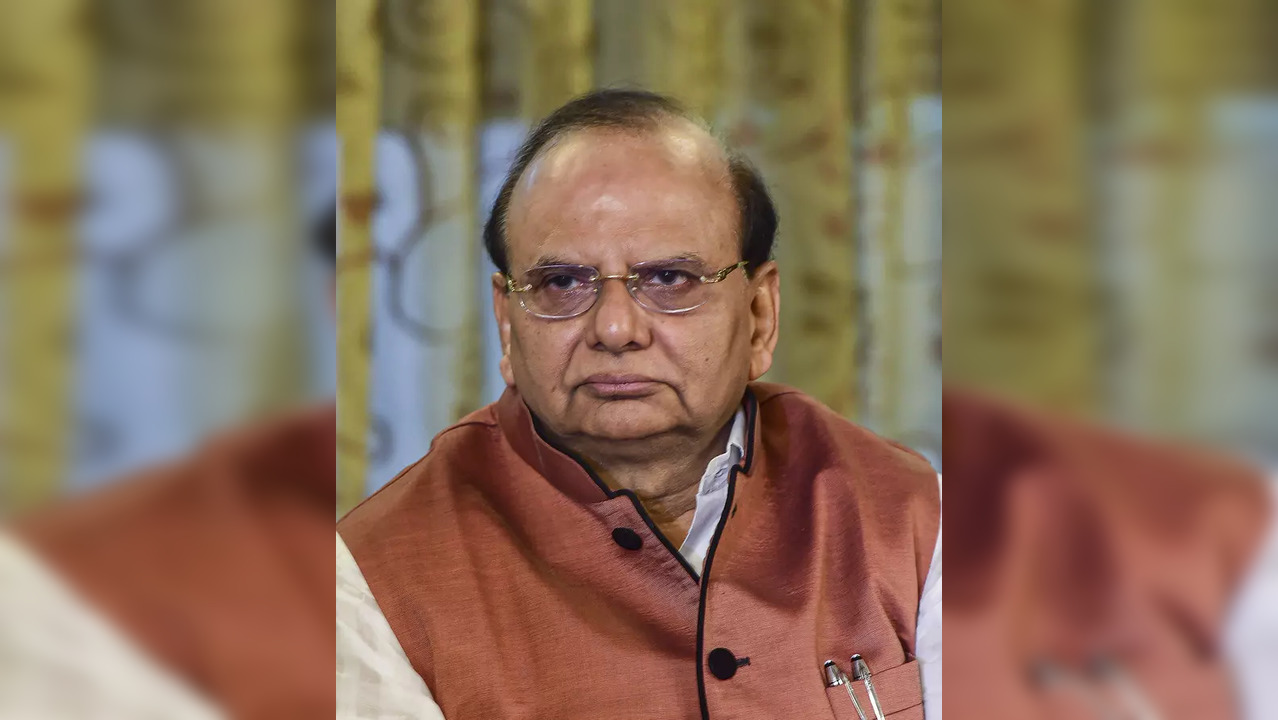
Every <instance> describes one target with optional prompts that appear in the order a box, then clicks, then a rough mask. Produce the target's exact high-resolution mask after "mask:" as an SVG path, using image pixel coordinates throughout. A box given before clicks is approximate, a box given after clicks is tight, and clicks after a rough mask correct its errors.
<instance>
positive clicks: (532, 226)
mask: <svg viewBox="0 0 1278 720" xmlns="http://www.w3.org/2000/svg"><path fill="white" fill-rule="evenodd" d="M737 225H738V209H737V204H736V201H735V198H734V196H733V193H732V190H731V186H730V184H729V181H728V176H727V169H726V164H725V161H724V159H723V158H722V156H721V152H720V150H719V149H718V147H717V146H716V145H715V144H714V141H713V139H711V138H710V137H709V136H708V135H706V134H705V133H704V131H701V130H700V129H698V128H695V127H693V126H691V125H690V124H689V125H687V126H684V125H674V126H672V127H671V128H668V129H663V130H659V131H656V132H653V133H648V134H643V135H635V134H629V133H621V132H616V131H604V130H591V131H583V132H579V133H575V134H573V135H570V136H568V137H566V138H564V139H562V140H561V141H560V142H559V143H557V144H556V145H555V146H554V147H552V148H550V149H548V150H546V151H544V152H543V154H542V155H541V156H540V157H539V158H538V159H537V160H535V161H534V162H533V163H532V164H531V165H530V166H529V167H528V168H527V170H526V172H525V173H524V175H523V177H522V178H521V179H520V182H519V184H518V185H517V186H516V188H515V192H514V195H513V196H512V199H511V204H510V209H509V212H508V215H507V226H506V237H507V242H508V249H507V256H508V258H509V264H510V271H511V273H512V275H513V276H514V277H515V279H516V283H522V280H523V278H524V277H525V273H527V272H528V271H529V270H530V269H532V268H534V267H538V266H541V265H552V264H576V265H588V266H592V267H595V268H597V269H598V271H599V272H600V273H601V274H603V275H624V274H626V273H628V272H629V268H630V267H631V266H632V265H634V264H636V263H639V262H644V261H652V260H663V259H671V258H695V259H696V261H697V262H699V263H700V264H701V265H703V266H704V268H705V269H706V270H707V271H708V272H710V273H713V272H715V271H717V270H719V269H721V268H724V267H726V266H729V265H732V264H734V263H736V262H738V261H740V260H741V259H742V258H741V241H740V236H739V234H738V229H737ZM706 289H707V290H708V292H707V295H708V296H709V299H708V300H707V301H706V302H705V304H704V305H702V306H700V307H698V308H696V309H695V310H692V311H690V312H687V313H684V314H663V313H660V312H656V311H653V310H650V309H647V308H644V307H642V306H640V305H639V304H638V303H636V302H635V300H634V298H633V297H632V296H631V295H630V294H629V292H628V291H627V289H626V285H625V282H624V281H622V280H606V281H604V282H603V286H602V288H601V289H600V291H599V296H598V298H597V300H596V301H595V304H594V306H593V307H591V308H590V309H589V310H588V311H586V312H585V313H583V314H581V315H578V316H576V317H572V318H568V319H561V320H547V319H543V318H539V317H536V316H534V315H531V314H529V313H527V312H525V311H524V309H523V307H521V305H520V301H519V297H518V294H517V293H506V292H505V285H504V280H503V279H502V278H501V277H500V275H497V276H494V283H493V293H494V296H493V299H494V306H495V310H496V315H497V323H498V326H499V328H500V331H501V339H502V346H503V349H504V350H505V355H504V357H503V359H502V363H501V368H502V374H503V376H504V377H505V380H506V382H507V383H508V384H510V385H513V386H515V387H517V388H518V389H519V391H520V394H521V395H522V396H523V398H524V400H525V401H526V402H527V403H528V405H529V407H530V409H531V410H532V411H533V413H534V414H535V415H536V416H537V417H538V418H539V419H540V420H541V421H542V422H543V423H545V424H546V425H547V426H548V428H549V429H550V431H551V432H553V433H554V434H555V435H558V436H561V437H570V436H585V437H587V438H592V439H597V440H627V439H641V438H647V437H652V436H655V435H659V434H666V433H682V434H688V435H700V434H703V433H714V432H716V431H717V430H718V429H719V428H721V427H722V426H723V424H725V423H726V422H727V421H728V419H730V418H731V416H732V413H733V412H734V411H735V409H736V407H737V405H738V404H739V403H740V401H741V395H742V393H743V392H744V389H745V385H746V383H747V382H748V381H750V380H753V379H755V378H757V377H759V376H760V375H762V374H763V373H764V372H765V371H766V370H767V369H768V367H769V366H770V365H771V362H772V350H773V348H774V347H775V342H776V332H775V330H776V311H777V294H778V287H777V277H776V269H775V265H774V264H772V263H767V264H765V265H764V267H763V268H761V269H760V270H759V271H757V272H756V273H754V277H753V278H748V277H747V276H746V274H745V273H744V272H742V271H741V270H737V271H735V272H733V273H731V274H729V275H728V276H727V277H726V279H724V280H723V281H722V282H720V283H717V284H713V285H709V286H707V288H706Z"/></svg>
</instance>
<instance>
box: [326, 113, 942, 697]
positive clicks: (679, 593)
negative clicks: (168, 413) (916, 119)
mask: <svg viewBox="0 0 1278 720" xmlns="http://www.w3.org/2000/svg"><path fill="white" fill-rule="evenodd" d="M776 226H777V219H776V214H775V212H774V210H773V207H772V202H771V200H770V198H769V197H768V194H767V190H766V188H765V187H764V184H763V182H762V181H761V179H760V178H759V177H758V176H757V174H756V173H755V172H754V170H753V169H752V168H751V167H750V166H749V165H748V164H747V163H746V162H745V161H743V160H742V159H741V158H739V157H737V156H735V155H733V154H731V153H730V152H728V151H726V150H725V149H724V148H723V147H722V146H721V145H720V144H719V143H718V142H716V141H715V139H714V138H713V137H712V136H711V135H710V133H709V132H707V130H706V128H705V126H704V125H703V124H702V123H701V122H700V121H698V120H696V119H694V118H693V117H691V116H690V115H688V114H687V113H686V112H685V111H683V110H682V109H680V108H679V107H678V106H677V105H675V104H674V103H673V102H672V101H670V100H668V99H666V98H663V97H661V96H658V95H654V94H650V93H645V92H636V91H618V90H609V91H600V92H595V93H592V94H590V95H587V96H584V97H582V98H579V99H577V100H574V101H572V102H570V103H568V104H567V105H565V106H563V107H561V108H560V109H559V110H557V111H555V112H554V113H552V114H551V115H550V116H549V117H548V118H547V119H546V120H544V121H543V122H542V123H541V124H540V125H539V126H538V127H537V128H536V129H535V130H534V131H533V132H532V133H531V134H530V136H529V137H528V139H527V140H526V141H525V143H524V145H523V147H522V148H521V150H520V152H519V154H518V156H517V158H516V161H515V162H514V164H513V166H512V168H511V170H510V173H509V175H508V177H507V179H506V182H505V184H504V186H503V188H502V190H501V192H500V194H499V196H498V198H497V200H496V202H495V204H494V208H493V212H492V214H491V217H490V219H489V221H488V224H487V227H486V228H485V244H486V246H487V249H488V251H489V254H490V255H491V257H492V259H493V262H494V263H495V265H496V266H497V268H498V269H499V272H498V273H496V274H495V275H494V277H493V299H494V305H495V312H496V317H497V325H498V328H499V331H500V337H501V344H502V348H503V357H502V360H501V371H502V375H503V377H504V378H505V380H506V383H507V385H508V389H507V391H506V393H505V394H504V395H503V396H502V398H501V399H500V400H498V402H496V403H495V404H493V405H491V406H489V407H486V408H483V409H482V410H479V411H478V412H475V413H473V414H472V415H470V416H468V417H466V418H464V419H463V420H462V421H461V422H459V423H458V424H457V425H455V426H453V427H452V428H449V429H448V430H445V431H444V432H442V433H441V434H440V435H438V436H437V437H436V438H435V440H434V442H433V444H432V447H431V451H430V452H429V453H428V454H427V455H426V456H425V457H424V458H422V460H420V461H419V462H417V463H415V464H414V465H412V466H410V467H409V468H407V469H406V470H405V471H404V472H403V473H401V474H400V475H399V476H398V477H397V478H395V479H394V480H392V481H391V482H390V483H389V484H388V485H386V486H385V487H384V488H382V490H380V491H379V492H378V493H376V494H375V495H374V496H372V497H371V498H369V499H368V500H366V501H365V502H364V503H363V504H361V505H360V506H359V507H357V508H356V509H355V510H353V511H352V512H351V513H350V514H349V515H347V516H346V517H345V518H344V519H343V520H342V521H341V522H340V523H339V525H338V530H339V538H338V556H337V573H338V715H339V717H408V716H412V717H436V718H438V717H441V715H442V717H446V718H448V720H467V719H470V718H483V719H490V718H565V719H568V718H610V719H623V718H695V717H701V718H761V719H762V718H768V719H773V718H804V719H805V720H806V719H811V718H836V719H844V718H856V717H858V712H859V710H858V709H857V708H856V707H855V706H854V703H853V696H852V695H850V694H849V693H850V692H851V693H855V697H856V699H857V701H858V702H859V703H860V705H861V706H862V708H863V710H864V712H865V713H867V714H868V715H867V716H870V717H872V716H873V715H874V714H878V713H882V714H885V715H893V717H896V718H920V717H923V710H924V708H923V704H922V703H923V699H924V693H923V689H924V688H922V687H921V683H920V669H919V665H920V660H921V661H922V663H923V664H924V677H923V684H925V685H926V688H925V689H926V690H927V693H926V697H927V701H928V707H927V712H928V716H929V717H940V704H939V699H940V698H939V691H940V667H939V660H940V617H939V610H940V607H939V606H940V560H939V549H940V540H939V526H940V493H939V484H938V480H937V476H936V475H935V473H934V472H933V471H932V470H931V469H930V468H929V466H928V464H927V463H926V462H925V461H924V460H923V459H921V458H920V457H919V456H917V455H915V454H914V453H912V452H910V451H908V450H905V449H903V448H901V447H899V446H897V445H895V444H893V443H890V442H888V441H886V440H883V439H881V438H878V437H876V436H874V435H873V434H871V433H869V432H867V431H865V430H864V429H861V428H859V427H856V426H854V425H852V424H850V423H848V422H847V421H845V420H844V419H842V418H840V417H838V416H836V415H835V414H834V413H833V412H831V411H830V410H828V409H826V408H824V407H822V406H821V405H819V404H818V403H816V402H815V401H813V400H812V399H810V398H808V397H806V396H804V395H802V394H801V393H799V392H797V391H795V390H792V389H788V388H783V387H780V386H776V385H768V384H760V383H755V382H754V381H755V380H756V379H757V378H758V377H759V376H761V375H762V374H763V373H764V372H766V371H767V370H768V367H769V366H770V365H771V363H772V354H773V351H774V350H775V348H776V344H777V341H778V332H779V327H778V306H779V301H780V289H779V283H778V277H777V267H776V263H774V262H773V261H771V260H770V259H769V258H770V256H771V250H772V243H773V238H774V235H775V232H776ZM920 615H921V616H922V617H920ZM854 654H857V655H860V656H861V658H863V659H864V661H865V662H866V663H868V667H869V668H870V669H871V671H872V684H873V687H874V688H875V690H876V693H875V697H874V703H873V704H872V703H871V700H870V696H869V695H868V693H867V689H866V685H867V683H866V682H865V681H863V680H859V679H853V678H850V677H848V676H849V675H851V674H852V673H853V670H854V667H853V665H852V663H851V661H850V657H851V656H852V655H854ZM827 660H832V661H834V662H833V665H832V666H831V667H829V668H826V667H825V663H826V661H827ZM858 667H859V665H858ZM894 713H895V714H894Z"/></svg>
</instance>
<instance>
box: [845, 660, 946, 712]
mask: <svg viewBox="0 0 1278 720" xmlns="http://www.w3.org/2000/svg"><path fill="white" fill-rule="evenodd" d="M870 682H872V683H873V684H874V692H875V694H876V695H877V696H878V698H879V705H880V706H881V707H882V708H883V716H884V717H885V718H892V720H923V681H922V680H921V679H920V677H919V661H918V660H911V661H909V662H907V663H905V664H904V665H897V666H896V667H894V668H890V669H888V670H883V671H881V672H876V673H874V675H872V676H870ZM849 689H851V691H852V692H854V693H856V699H857V701H859V702H860V703H861V710H862V711H864V712H865V717H866V720H874V707H873V706H872V705H871V704H870V694H869V692H868V691H866V689H865V681H864V680H858V681H856V682H848V683H847V684H846V685H835V686H834V687H828V688H826V689H825V695H826V698H827V699H828V700H829V701H830V709H831V710H833V711H834V720H860V717H859V716H858V715H857V714H856V706H855V705H853V704H852V698H850V697H848V690H849Z"/></svg>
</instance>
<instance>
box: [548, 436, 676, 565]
mask: <svg viewBox="0 0 1278 720" xmlns="http://www.w3.org/2000/svg"><path fill="white" fill-rule="evenodd" d="M533 427H534V428H535V429H536V430H537V435H538V436H540V437H541V439H542V440H544V441H545V442H546V444H547V445H550V446H551V447H553V448H555V449H556V450H558V451H559V452H561V453H563V454H564V455H567V456H568V457H570V458H572V460H573V462H575V463H577V464H578V465H580V466H581V469H582V470H585V471H586V475H589V476H590V479H591V480H594V481H595V485H598V486H599V489H600V490H601V491H603V494H604V495H605V496H607V498H608V499H609V500H611V499H613V498H615V497H617V496H618V495H625V496H626V497H627V498H629V499H630V503H631V504H632V505H634V506H635V512H637V513H639V517H640V518H641V519H642V520H643V522H644V524H645V525H647V526H648V529H649V530H650V531H652V534H653V535H656V536H657V539H658V540H660V541H661V544H662V545H664V546H665V547H666V550H668V551H670V554H671V555H673V556H674V558H675V560H678V561H679V564H680V565H682V566H683V569H684V570H686V571H688V575H689V576H690V577H691V578H692V581H693V582H699V581H700V579H699V578H698V577H697V571H696V570H693V569H692V565H690V564H689V563H688V561H687V559H685V558H684V556H683V555H682V554H680V553H679V548H677V547H675V546H674V545H673V544H672V543H671V542H670V539H669V538H667V537H666V534H665V533H663V532H661V530H659V529H658V528H657V524H656V523H654V522H653V521H652V518H651V517H650V516H649V515H648V511H647V510H644V509H643V503H641V502H639V496H638V495H635V493H634V491H633V490H630V489H626V488H623V489H621V490H613V489H612V488H610V487H608V486H607V485H606V484H605V483H604V481H603V480H601V479H600V478H599V476H598V475H596V474H595V471H594V470H592V469H591V467H590V465H588V464H586V461H585V460H584V459H583V458H582V457H581V456H580V455H578V454H577V453H575V452H573V451H571V450H569V449H567V448H563V447H559V446H558V445H555V444H554V443H552V442H550V441H549V440H547V439H546V437H545V436H544V435H542V434H541V427H540V423H533Z"/></svg>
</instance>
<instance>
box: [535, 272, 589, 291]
mask: <svg viewBox="0 0 1278 720" xmlns="http://www.w3.org/2000/svg"><path fill="white" fill-rule="evenodd" d="M580 283H581V280H580V279H578V278H576V277H573V276H572V275H564V274H558V275H550V276H547V277H546V279H545V280H543V281H542V283H541V286H542V288H544V289H546V290H556V291H559V292H565V291H568V290H572V289H573V288H575V287H577V285H579V284H580Z"/></svg>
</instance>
